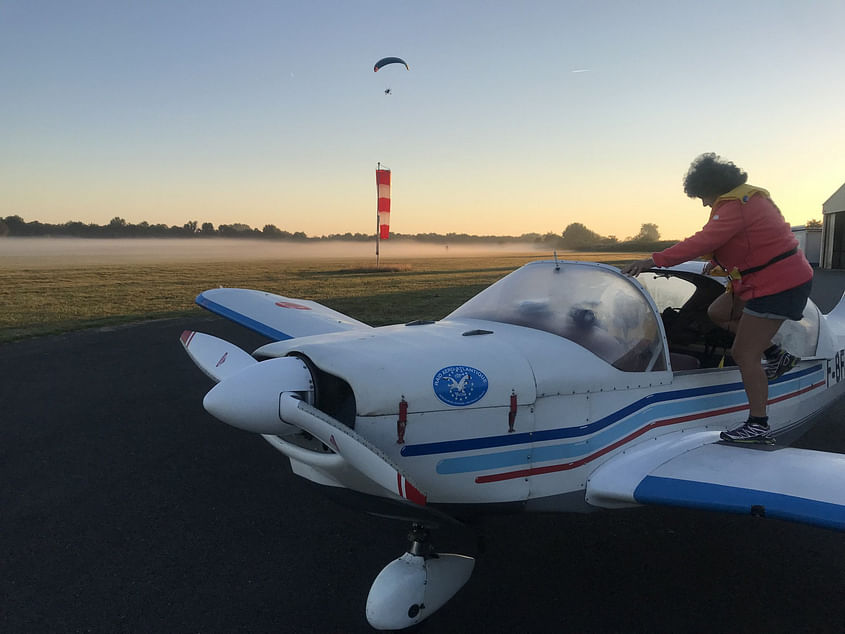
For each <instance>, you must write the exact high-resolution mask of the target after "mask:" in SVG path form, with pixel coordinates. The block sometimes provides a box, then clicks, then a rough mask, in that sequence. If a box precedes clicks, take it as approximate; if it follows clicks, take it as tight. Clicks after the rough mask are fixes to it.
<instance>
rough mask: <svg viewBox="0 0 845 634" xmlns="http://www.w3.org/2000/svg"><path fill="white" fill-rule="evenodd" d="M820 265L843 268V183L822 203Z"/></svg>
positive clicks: (844, 220)
mask: <svg viewBox="0 0 845 634" xmlns="http://www.w3.org/2000/svg"><path fill="white" fill-rule="evenodd" d="M822 215H823V216H822V217H823V220H822V248H821V258H820V260H821V266H822V268H825V269H845V184H843V185H842V187H840V188H839V189H837V190H836V192H835V193H834V194H833V196H831V197H830V198H828V199H827V200H826V201H825V202H824V204H823V205H822Z"/></svg>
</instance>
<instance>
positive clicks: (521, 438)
mask: <svg viewBox="0 0 845 634" xmlns="http://www.w3.org/2000/svg"><path fill="white" fill-rule="evenodd" d="M821 369H822V366H820V365H816V366H812V367H810V368H807V369H805V370H800V371H798V372H792V373H790V374H789V375H788V376H784V377H781V378H779V379H777V380H776V381H772V382H771V383H770V384H769V388H770V390H771V393H772V394H773V395H780V394H783V393H786V392H787V391H789V389H788V388H787V387H786V386H785V385H784V383H786V382H792V381H793V380H795V379H798V378H800V377H803V376H806V375H808V374H811V373H813V372H816V371H821ZM737 391H742V394H743V398H744V390H743V385H742V383H741V382H738V381H737V382H733V383H724V384H721V385H710V386H705V387H695V388H686V389H682V390H674V391H667V392H658V393H655V394H649V395H648V396H645V397H643V398H641V399H639V400H637V401H635V402H633V403H631V404H630V405H626V406H625V407H623V408H621V409H619V410H617V411H615V412H612V413H611V414H608V415H607V416H605V417H603V418H600V419H599V420H597V421H594V422H592V423H589V424H587V425H580V426H578V427H560V428H557V429H548V430H540V431H535V432H525V433H518V434H505V435H500V436H486V437H482V438H466V439H461V440H447V441H442V442H433V443H420V444H416V445H406V446H404V447H403V448H402V451H401V454H402V456H404V457H411V456H426V455H432V454H443V453H456V452H460V451H474V450H478V449H490V448H493V447H507V446H517V445H521V444H528V443H541V442H546V441H550V440H559V439H563V438H578V437H584V436H589V435H591V434H595V433H596V432H598V431H600V430H602V429H604V428H605V427H609V426H611V425H613V424H614V423H616V422H618V421H620V420H622V419H623V418H626V417H628V416H630V415H631V414H634V413H635V412H638V411H640V410H643V409H646V408H648V407H650V406H652V405H656V404H658V403H662V402H667V401H680V400H682V399H688V398H693V397H699V396H708V395H713V394H726V393H729V392H737ZM723 407H724V405H723ZM703 409H707V408H702V407H700V405H699V402H696V407H695V408H694V409H689V411H690V412H692V411H701V410H703ZM661 417H663V416H661Z"/></svg>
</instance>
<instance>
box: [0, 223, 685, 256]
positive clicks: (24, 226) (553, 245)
mask: <svg viewBox="0 0 845 634" xmlns="http://www.w3.org/2000/svg"><path fill="white" fill-rule="evenodd" d="M35 236H55V237H73V238H213V237H222V238H252V239H262V240H288V241H297V242H309V241H323V240H326V241H328V240H343V241H351V242H367V241H371V240H373V239H374V236H373V234H367V233H350V232H347V233H333V234H329V235H323V236H318V237H317V236H308V235H306V234H305V233H304V232H302V231H296V232H290V231H285V230H283V229H279V228H278V227H277V226H276V225H272V224H267V225H264V227H262V228H261V229H257V228H253V227H250V226H249V225H246V224H243V223H233V224H221V225H218V226H217V227H215V226H214V225H213V224H212V223H210V222H203V223H199V222H198V221H196V220H190V221H188V222H186V223H184V224H183V225H181V226H180V225H166V224H150V223H148V222H146V221H143V222H139V223H138V224H132V223H129V222H127V221H126V220H124V219H123V218H120V217H118V216H116V217H114V218H112V219H111V221H110V222H109V223H108V224H106V225H98V224H94V223H83V222H79V221H71V222H65V223H62V224H50V223H45V222H39V221H38V220H33V221H29V222H27V221H26V220H24V219H23V218H21V217H20V216H17V215H15V216H6V217H5V218H0V237H35ZM390 239H391V240H398V241H403V240H415V241H418V242H430V243H435V244H444V245H448V244H487V245H490V244H507V243H515V242H519V243H532V244H537V245H541V246H542V247H544V248H549V249H565V250H574V251H649V250H659V249H663V248H665V247H667V246H669V245H671V244H674V243H675V242H677V241H676V240H660V231H659V230H658V227H657V225H656V224H653V223H645V224H643V225H642V226H641V227H640V232H639V233H638V234H637V235H635V236H630V237H627V238H625V239H623V240H619V239H618V238H617V237H616V236H612V235H611V236H602V235H600V234H598V233H596V232H595V231H592V230H591V229H589V228H587V227H586V226H585V225H583V224H581V223H580V222H573V223H571V224H570V225H568V226H567V227H566V229H564V230H563V232H561V233H554V232H548V233H544V234H540V233H523V234H522V235H519V236H490V235H482V236H479V235H470V234H466V233H446V234H440V233H417V234H403V233H391V234H390Z"/></svg>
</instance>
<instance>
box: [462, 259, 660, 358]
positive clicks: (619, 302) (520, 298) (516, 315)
mask: <svg viewBox="0 0 845 634" xmlns="http://www.w3.org/2000/svg"><path fill="white" fill-rule="evenodd" d="M446 319H485V320H489V321H497V322H502V323H506V324H514V325H517V326H526V327H528V328H536V329H537V330H544V331H546V332H550V333H553V334H555V335H559V336H561V337H565V338H566V339H569V340H570V341H573V342H575V343H577V344H578V345H580V346H583V347H584V348H586V349H587V350H590V351H591V352H592V353H593V354H595V355H597V356H598V357H600V358H601V359H603V360H605V361H607V362H608V363H610V364H611V365H613V366H614V367H615V368H617V369H619V370H622V371H625V372H646V371H652V370H665V369H666V357H665V350H664V341H663V337H662V335H661V331H660V327H659V322H658V316H657V313H656V311H655V308H654V306H653V305H652V304H651V303H650V301H649V299H648V298H647V296H646V295H644V294H643V292H642V290H641V289H640V288H639V287H638V286H637V285H636V284H634V283H633V282H632V281H631V280H630V279H629V278H626V277H624V276H623V275H621V274H620V273H619V271H618V269H616V268H614V267H611V266H607V265H601V264H594V263H584V262H569V261H567V262H558V263H555V262H533V263H531V264H527V265H525V266H523V267H522V268H520V269H517V270H516V271H514V272H513V273H511V274H510V275H508V276H506V277H504V278H502V279H501V280H499V281H498V282H496V283H495V284H493V285H492V286H490V287H489V288H487V289H486V290H484V291H482V292H481V293H479V294H478V295H476V296H475V297H473V298H472V299H470V300H469V301H468V302H466V303H465V304H464V305H463V306H461V307H460V308H458V309H457V310H455V311H454V312H452V313H451V314H450V315H448V316H447V317H446Z"/></svg>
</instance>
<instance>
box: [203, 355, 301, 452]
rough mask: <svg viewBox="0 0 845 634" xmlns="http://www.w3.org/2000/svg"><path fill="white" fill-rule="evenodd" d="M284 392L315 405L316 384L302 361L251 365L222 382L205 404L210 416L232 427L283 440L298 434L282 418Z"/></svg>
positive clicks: (286, 360)
mask: <svg viewBox="0 0 845 634" xmlns="http://www.w3.org/2000/svg"><path fill="white" fill-rule="evenodd" d="M285 392H288V393H290V392H294V393H296V394H297V395H298V396H299V397H301V398H302V399H303V400H305V401H306V402H313V396H314V382H313V380H312V378H311V372H310V371H309V370H308V366H306V365H305V363H304V362H303V361H302V359H299V358H297V357H281V358H278V359H268V360H267V361H261V362H260V363H256V364H254V365H251V366H249V367H247V368H245V369H244V370H241V371H240V372H238V373H237V374H234V375H232V376H229V377H227V378H225V379H223V380H222V381H220V383H218V384H217V385H215V386H214V387H213V388H212V389H211V390H210V391H209V392H208V394H206V395H205V398H204V399H203V401H202V404H203V407H204V408H205V410H206V411H207V412H208V413H209V414H211V415H212V416H214V417H215V418H216V419H218V420H221V421H223V422H224V423H226V424H228V425H231V426H232V427H238V428H239V429H245V430H246V431H251V432H254V433H256V434H275V435H277V436H282V435H285V434H290V433H293V432H296V431H298V429H297V428H296V427H293V426H292V425H288V424H287V423H285V422H284V421H282V419H281V417H280V415H279V398H280V396H281V394H282V393H285Z"/></svg>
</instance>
